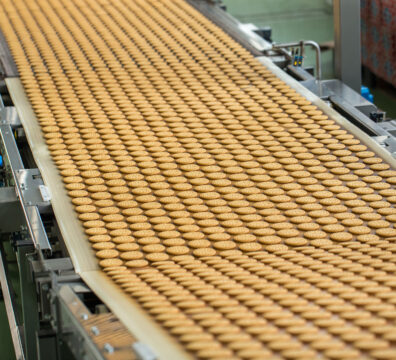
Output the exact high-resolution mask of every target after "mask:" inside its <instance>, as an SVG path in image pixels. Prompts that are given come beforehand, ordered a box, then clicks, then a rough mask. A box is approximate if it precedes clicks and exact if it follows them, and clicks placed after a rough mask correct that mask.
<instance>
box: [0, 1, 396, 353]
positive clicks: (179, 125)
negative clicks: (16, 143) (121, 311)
mask: <svg viewBox="0 0 396 360" xmlns="http://www.w3.org/2000/svg"><path fill="white" fill-rule="evenodd" d="M0 4H1V9H0V26H1V28H2V30H3V32H4V33H5V35H6V37H7V40H8V43H9V46H10V48H11V51H12V53H13V56H14V58H15V61H16V63H17V65H18V70H19V73H20V76H21V80H22V82H23V85H24V88H25V91H26V93H27V95H28V97H29V99H30V102H31V104H32V106H33V108H34V110H35V114H36V116H37V119H38V121H39V122H40V125H41V128H42V131H43V136H44V137H45V139H46V142H47V145H48V148H49V150H50V151H51V155H52V158H53V161H54V162H55V163H56V165H57V167H58V169H59V172H60V174H61V176H62V177H63V180H64V182H65V187H66V188H67V190H68V193H69V195H70V199H71V201H72V202H73V204H74V206H75V211H76V213H77V214H78V217H79V219H80V220H81V222H82V224H83V226H84V228H85V232H86V235H87V240H89V241H90V242H91V243H92V247H93V249H94V250H95V251H96V256H97V257H98V259H99V261H100V266H101V267H102V268H103V271H104V272H106V273H107V274H108V276H109V277H111V278H112V279H113V280H114V282H116V283H117V284H119V285H120V286H121V287H122V288H123V289H124V290H125V292H126V293H128V294H130V296H131V297H133V298H134V299H136V300H137V301H138V302H139V303H140V305H141V308H142V310H144V311H146V312H147V313H149V314H150V315H151V316H152V317H153V318H154V319H155V320H156V321H157V322H158V323H160V324H161V325H162V326H163V327H164V329H166V330H167V331H168V332H169V334H171V335H172V336H173V337H175V338H176V339H177V340H178V341H179V342H180V343H181V344H182V345H183V347H184V348H185V349H186V351H188V352H190V353H191V354H193V355H194V356H196V357H197V358H201V359H267V358H271V359H278V358H287V359H316V358H329V359H365V358H375V359H395V358H396V347H395V341H396V326H395V320H396V311H395V306H396V291H395V288H396V276H395V271H396V264H395V262H396V256H395V252H396V244H395V241H396V229H395V228H394V224H395V222H396V211H395V208H394V203H395V201H396V191H395V189H394V184H395V183H396V172H395V171H393V170H392V169H390V166H389V165H388V164H386V163H385V162H384V161H383V160H382V159H381V158H379V157H378V156H377V155H376V154H375V153H374V152H372V151H371V150H370V149H368V148H367V147H366V146H365V145H363V144H362V143H361V142H360V140H358V139H357V138H355V136H354V135H352V134H351V133H349V132H348V131H347V130H345V129H343V128H342V127H341V126H340V125H338V123H337V122H335V121H334V120H332V119H329V118H328V117H327V116H326V115H325V114H323V113H322V111H321V110H319V109H318V108H316V107H315V106H314V105H312V104H311V103H310V102H309V101H308V100H306V99H305V98H304V97H303V96H301V95H300V94H298V93H297V92H296V91H295V90H293V89H292V88H290V87H289V86H288V85H287V84H285V83H284V82H283V81H281V80H280V79H278V78H277V77H276V76H274V74H273V73H272V72H271V71H269V70H268V69H266V68H265V67H264V66H263V65H262V64H260V63H259V62H258V61H257V60H256V59H254V58H253V56H252V55H251V54H250V53H249V52H248V51H246V50H245V49H243V48H242V47H241V46H240V45H239V44H237V43H236V42H235V41H234V40H232V39H231V38H230V37H229V36H228V35H226V34H225V33H223V32H222V30H221V29H219V28H218V27H217V26H215V25H214V24H213V23H211V22H210V21H209V20H207V19H206V18H205V17H203V16H202V15H201V14H200V13H198V12H197V11H196V10H194V9H193V8H192V7H191V6H190V5H188V4H187V3H185V2H184V1H182V0H173V1H169V0H150V1H149V0H69V1H66V0H63V1H62V0H1V1H0ZM148 336H149V334H148Z"/></svg>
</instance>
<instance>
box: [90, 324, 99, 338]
mask: <svg viewBox="0 0 396 360" xmlns="http://www.w3.org/2000/svg"><path fill="white" fill-rule="evenodd" d="M91 331H92V334H94V335H95V336H98V335H99V334H100V331H99V329H98V328H97V327H96V326H92V327H91Z"/></svg>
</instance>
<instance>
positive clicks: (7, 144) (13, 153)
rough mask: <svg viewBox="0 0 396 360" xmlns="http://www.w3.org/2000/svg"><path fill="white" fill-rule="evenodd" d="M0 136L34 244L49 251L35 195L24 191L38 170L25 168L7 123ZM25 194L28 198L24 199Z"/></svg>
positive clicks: (1, 129) (29, 186)
mask: <svg viewBox="0 0 396 360" xmlns="http://www.w3.org/2000/svg"><path fill="white" fill-rule="evenodd" d="M0 138H1V141H2V145H3V150H4V153H3V156H6V157H7V160H8V166H9V167H10V170H11V172H12V175H13V177H14V182H15V192H16V194H17V197H18V198H19V200H20V203H21V205H22V210H23V212H24V214H25V218H26V224H27V226H28V229H29V233H30V236H31V238H32V240H33V243H34V246H35V247H36V248H37V249H40V250H47V251H51V245H50V243H49V240H48V237H47V233H46V231H45V229H44V225H43V223H42V221H41V216H40V212H39V209H38V207H37V205H35V204H34V203H33V201H34V200H37V196H35V195H34V194H33V192H29V190H27V191H28V192H26V189H32V187H34V183H35V177H36V178H39V173H38V170H37V169H33V170H26V169H25V168H24V165H23V162H22V159H21V157H20V155H19V149H18V146H17V144H16V142H15V138H14V134H13V130H12V128H11V126H10V125H9V124H7V125H0ZM26 171H27V172H26ZM35 171H36V172H35ZM36 183H37V182H36ZM21 184H23V187H24V188H25V190H24V189H23V187H21ZM24 191H25V192H24ZM38 191H40V190H38ZM25 195H26V196H27V198H28V199H30V200H26V199H25ZM32 200H33V201H32ZM29 202H31V203H29ZM40 204H43V202H40ZM44 205H49V203H47V202H45V201H44Z"/></svg>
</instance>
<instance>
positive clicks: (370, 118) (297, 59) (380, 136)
mask: <svg viewBox="0 0 396 360" xmlns="http://www.w3.org/2000/svg"><path fill="white" fill-rule="evenodd" d="M189 2H190V3H191V4H192V5H194V6H195V7H196V8H198V9H199V10H200V11H201V12H203V13H204V14H205V15H206V16H208V17H210V18H211V19H212V20H213V21H214V22H216V23H217V24H218V25H220V26H221V27H223V29H225V31H227V30H228V28H229V26H228V27H227V26H224V23H226V24H227V23H228V24H230V23H231V24H234V26H236V27H237V28H238V30H239V35H238V36H237V37H235V33H234V32H233V31H228V33H229V35H231V36H233V34H234V36H233V37H234V38H235V39H236V40H237V41H239V42H240V43H242V44H243V45H244V46H245V47H247V48H253V52H254V54H255V55H256V57H257V58H260V56H266V57H268V58H270V59H271V61H272V62H273V63H274V64H276V65H277V66H278V67H280V68H281V69H282V70H284V71H285V72H286V73H288V74H289V75H291V76H292V77H293V78H295V79H296V80H298V81H299V82H300V83H301V85H303V86H304V87H305V88H307V89H308V90H309V91H310V92H311V93H313V94H315V95H316V96H318V97H319V98H321V99H322V100H323V101H325V102H326V103H327V104H328V105H329V106H330V107H332V108H334V109H335V110H336V111H337V112H339V113H340V114H341V115H343V116H344V117H345V118H347V119H348V120H349V121H350V122H352V123H353V124H354V125H356V126H357V127H359V128H360V129H361V130H363V131H364V132H365V133H366V134H367V135H369V136H370V137H371V138H372V139H374V140H375V141H376V142H377V143H379V144H380V145H381V146H382V147H384V148H385V149H386V150H387V151H388V152H389V153H390V154H391V155H392V156H393V157H396V139H395V135H396V120H392V119H389V118H387V117H386V113H385V112H383V111H381V110H379V109H378V108H377V107H376V106H375V105H374V104H373V103H372V102H371V101H369V100H368V99H366V98H365V97H363V96H362V95H361V47H360V0H351V1H342V0H334V1H333V8H334V29H335V31H334V33H335V56H334V58H335V73H336V77H337V78H336V79H322V76H321V73H322V71H321V54H320V47H319V45H318V44H317V43H316V42H314V41H310V40H302V41H299V42H292V43H284V44H277V43H273V42H272V40H271V29H270V28H268V27H266V28H258V27H257V26H255V25H254V24H241V23H239V22H237V21H236V20H235V19H234V18H233V17H232V16H231V15H229V14H228V13H226V11H224V6H221V4H220V3H219V2H218V1H195V0H189ZM306 46H311V47H313V48H314V50H315V52H316V64H315V69H314V70H315V71H314V73H315V75H314V74H313V69H311V68H308V69H306V68H304V53H305V47H306Z"/></svg>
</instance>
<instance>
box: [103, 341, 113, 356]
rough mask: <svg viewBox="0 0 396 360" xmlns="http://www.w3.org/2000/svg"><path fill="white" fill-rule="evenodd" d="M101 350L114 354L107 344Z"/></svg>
mask: <svg viewBox="0 0 396 360" xmlns="http://www.w3.org/2000/svg"><path fill="white" fill-rule="evenodd" d="M103 348H104V350H105V351H106V352H108V353H109V354H112V353H113V352H114V348H113V347H112V346H111V345H110V344H109V343H106V344H104V347H103Z"/></svg>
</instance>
